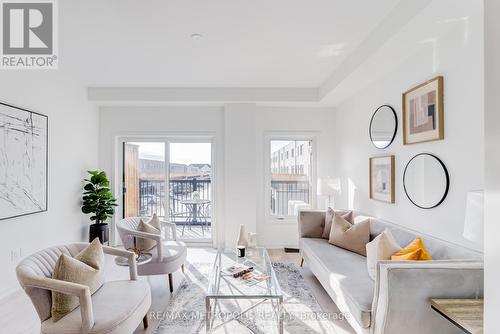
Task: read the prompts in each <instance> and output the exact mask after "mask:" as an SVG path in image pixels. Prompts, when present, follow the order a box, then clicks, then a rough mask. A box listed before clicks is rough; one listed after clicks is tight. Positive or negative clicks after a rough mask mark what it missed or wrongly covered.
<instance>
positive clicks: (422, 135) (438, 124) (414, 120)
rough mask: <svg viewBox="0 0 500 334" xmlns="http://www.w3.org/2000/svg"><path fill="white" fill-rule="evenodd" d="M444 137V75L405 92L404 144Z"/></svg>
mask: <svg viewBox="0 0 500 334" xmlns="http://www.w3.org/2000/svg"><path fill="white" fill-rule="evenodd" d="M442 139H444V100H443V77H442V76H438V77H435V78H434V79H431V80H429V81H426V82H424V83H422V84H420V85H418V86H416V87H414V88H412V89H410V90H409V91H407V92H405V93H403V144H404V145H409V144H416V143H422V142H427V141H432V140H442Z"/></svg>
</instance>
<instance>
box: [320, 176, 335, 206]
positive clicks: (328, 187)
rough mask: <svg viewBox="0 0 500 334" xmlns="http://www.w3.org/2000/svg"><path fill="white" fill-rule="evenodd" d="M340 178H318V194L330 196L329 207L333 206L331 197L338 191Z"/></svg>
mask: <svg viewBox="0 0 500 334" xmlns="http://www.w3.org/2000/svg"><path fill="white" fill-rule="evenodd" d="M338 188H339V186H338V179H334V178H331V177H325V178H318V185H317V187H316V194H317V195H318V196H328V205H327V207H331V206H332V202H331V198H332V196H333V195H335V193H336V192H337V189H338Z"/></svg>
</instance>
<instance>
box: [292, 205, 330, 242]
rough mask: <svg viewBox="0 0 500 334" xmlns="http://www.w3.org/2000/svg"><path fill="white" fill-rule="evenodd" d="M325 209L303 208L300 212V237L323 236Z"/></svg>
mask: <svg viewBox="0 0 500 334" xmlns="http://www.w3.org/2000/svg"><path fill="white" fill-rule="evenodd" d="M325 213H326V211H325V210H303V211H300V212H299V214H298V225H299V238H321V235H322V234H323V228H324V227H325Z"/></svg>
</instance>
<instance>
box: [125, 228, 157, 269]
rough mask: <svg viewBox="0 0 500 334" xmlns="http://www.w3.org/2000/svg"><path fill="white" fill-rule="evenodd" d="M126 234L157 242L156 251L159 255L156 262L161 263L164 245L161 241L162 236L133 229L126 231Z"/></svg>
mask: <svg viewBox="0 0 500 334" xmlns="http://www.w3.org/2000/svg"><path fill="white" fill-rule="evenodd" d="M125 234H126V235H131V236H134V237H136V238H144V239H152V240H154V241H156V249H157V254H158V257H157V259H156V261H158V262H161V260H162V259H163V243H162V239H161V234H154V233H148V232H142V231H137V230H131V229H125Z"/></svg>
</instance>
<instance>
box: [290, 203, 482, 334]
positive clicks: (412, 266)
mask: <svg viewBox="0 0 500 334" xmlns="http://www.w3.org/2000/svg"><path fill="white" fill-rule="evenodd" d="M354 217H355V218H354V219H355V223H356V222H359V221H361V220H363V219H366V218H369V219H370V239H373V238H374V237H375V236H377V235H378V234H379V233H381V232H382V231H383V230H384V229H385V228H389V229H390V230H391V232H392V234H393V235H394V237H395V238H396V240H397V241H398V242H399V244H400V245H401V246H402V247H404V246H406V245H407V244H408V243H410V242H411V241H412V240H413V239H414V238H415V237H416V236H417V235H418V236H421V237H422V240H423V241H424V244H425V245H426V247H427V249H428V250H429V252H430V253H431V255H432V257H433V259H434V260H433V261H380V262H379V263H378V264H377V276H376V279H375V281H373V280H372V279H371V278H370V276H369V275H368V271H367V265H366V257H364V256H361V255H358V254H356V253H353V252H350V251H347V250H345V249H342V248H339V247H336V246H333V245H331V244H329V243H328V241H327V240H325V239H322V238H321V234H322V232H323V227H324V220H325V211H319V210H306V211H301V212H300V213H299V216H298V222H299V224H298V225H299V248H300V253H301V255H302V257H303V260H304V261H305V263H306V265H308V266H309V268H310V269H311V271H312V272H313V273H314V275H315V276H316V277H317V279H318V280H319V281H320V283H321V284H322V285H323V287H324V288H325V290H326V291H327V292H328V294H329V295H330V297H331V298H332V299H333V301H334V302H335V304H336V305H337V306H338V308H339V309H340V311H341V312H343V313H344V315H345V316H346V318H347V321H348V322H349V323H350V324H351V326H352V327H353V328H354V330H355V331H356V332H357V333H376V334H381V333H385V334H401V333H405V334H411V333H415V334H416V333H418V334H426V333H429V334H431V333H432V334H435V333H439V334H448V333H461V332H460V330H459V329H458V328H456V327H455V326H454V325H452V324H451V323H449V322H448V321H447V320H445V319H444V318H442V317H441V316H440V315H438V314H437V313H436V312H435V311H433V310H432V309H431V307H430V301H429V299H430V298H459V297H461V298H476V297H482V296H483V255H482V253H480V252H476V251H473V250H470V249H468V248H465V247H461V246H457V245H455V244H451V243H448V242H445V241H442V240H440V239H437V238H433V237H430V236H426V235H422V234H420V233H417V232H415V231H412V230H408V229H405V228H403V227H401V226H398V225H395V224H391V223H389V222H386V221H383V220H381V219H376V218H373V217H367V216H363V215H361V214H359V213H356V212H355V214H354Z"/></svg>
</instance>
